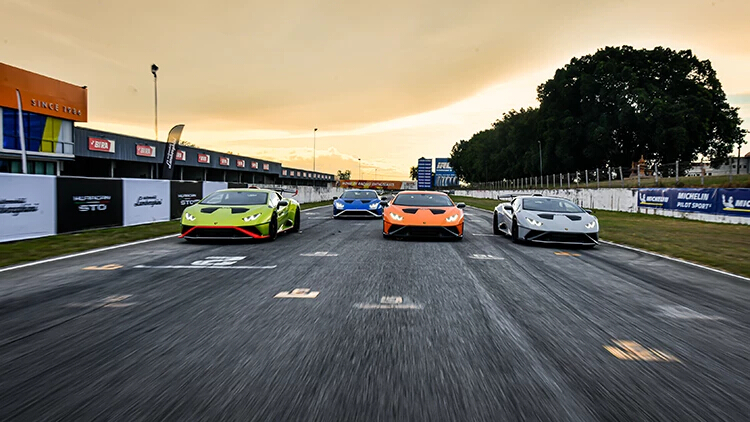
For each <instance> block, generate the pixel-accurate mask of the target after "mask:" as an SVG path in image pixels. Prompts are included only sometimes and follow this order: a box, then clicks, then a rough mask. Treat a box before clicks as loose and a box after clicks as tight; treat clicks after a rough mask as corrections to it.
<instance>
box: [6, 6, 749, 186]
mask: <svg viewBox="0 0 750 422" xmlns="http://www.w3.org/2000/svg"><path fill="white" fill-rule="evenodd" d="M0 10H2V14H0V61H2V62H4V63H7V64H10V65H12V66H17V67H21V68H24V69H27V70H30V71H33V72H37V73H41V74H44V75H47V76H50V77H53V78H56V79H61V80H64V81H67V82H70V83H74V84H77V85H87V86H88V90H89V122H88V123H87V124H85V125H83V126H88V127H94V128H99V129H104V130H111V131H116V132H120V133H126V134H130V135H135V136H141V137H145V138H153V137H154V104H153V102H154V85H153V77H152V75H151V72H150V66H151V64H152V63H156V64H157V65H158V66H159V67H160V70H159V72H158V76H159V80H158V84H159V138H160V139H161V140H164V139H166V135H167V132H168V131H169V129H170V127H172V126H173V125H175V124H178V123H184V124H185V130H184V132H183V139H185V140H188V141H191V142H193V143H195V144H197V145H199V146H201V147H204V148H209V149H214V150H217V151H233V152H234V153H239V154H245V155H250V156H255V157H258V158H267V159H272V160H274V161H280V162H282V163H284V164H285V165H288V166H292V167H301V168H308V169H312V165H313V163H312V155H313V128H315V127H317V128H318V132H317V162H316V169H317V170H318V171H324V172H328V173H335V172H336V170H339V169H342V170H343V169H350V170H352V176H353V178H358V177H359V173H358V172H359V168H358V162H357V159H358V158H361V160H362V161H361V162H362V178H368V179H374V178H377V179H396V180H406V179H408V170H409V167H411V166H413V165H416V161H417V159H418V158H419V157H421V156H425V157H430V158H435V157H448V156H449V154H450V149H451V147H452V146H453V144H454V143H455V142H457V141H459V140H461V139H468V138H469V137H471V135H472V134H474V133H475V132H477V131H479V130H482V129H486V128H489V127H490V125H491V123H492V122H493V121H494V120H496V119H498V118H500V117H501V116H502V113H504V112H506V111H508V110H510V109H512V108H516V109H518V108H521V107H527V106H535V105H537V102H536V87H537V85H539V84H540V83H542V82H544V81H545V80H546V79H548V78H550V77H552V75H553V73H554V70H555V69H556V68H559V67H561V66H563V65H564V64H565V63H567V62H568V61H570V59H571V58H572V57H574V56H580V55H584V54H589V53H594V52H596V50H597V48H602V47H605V46H619V45H632V46H634V47H638V48H653V47H655V46H664V47H670V48H673V49H691V50H693V52H694V53H695V54H696V55H697V56H698V57H699V58H700V59H709V60H711V62H712V63H713V66H714V69H716V71H717V72H718V75H719V78H720V80H721V81H722V83H723V86H724V90H725V92H726V94H727V96H728V98H729V102H730V104H731V105H733V106H739V107H740V116H741V117H742V118H743V120H745V123H744V127H745V128H747V129H750V41H748V40H750V1H748V0H713V1H711V0H708V1H698V0H598V1H582V0H555V1H548V0H530V1H526V2H523V1H505V0H492V1H486V0H485V1H463V2H459V1H445V0H431V1H410V0H399V1H393V0H385V1H377V2H373V1H357V0H349V1H302V0H280V1H263V2H259V1H248V0H243V1H237V0H225V1H218V2H206V1H195V0H181V1H173V0H170V1H160V0H157V1H153V0H152V1H144V0H129V1H111V0H100V1H90V0H42V1H37V0H0ZM748 150H750V148H748V146H747V145H745V146H744V147H743V154H744V153H745V152H747V151H748Z"/></svg>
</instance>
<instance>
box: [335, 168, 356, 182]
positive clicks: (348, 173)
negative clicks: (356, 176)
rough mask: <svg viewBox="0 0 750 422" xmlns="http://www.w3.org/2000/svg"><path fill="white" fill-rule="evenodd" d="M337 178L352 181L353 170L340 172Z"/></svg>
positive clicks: (337, 173)
mask: <svg viewBox="0 0 750 422" xmlns="http://www.w3.org/2000/svg"><path fill="white" fill-rule="evenodd" d="M336 177H338V178H339V180H350V179H351V177H352V172H351V170H344V171H341V170H338V171H337V172H336Z"/></svg>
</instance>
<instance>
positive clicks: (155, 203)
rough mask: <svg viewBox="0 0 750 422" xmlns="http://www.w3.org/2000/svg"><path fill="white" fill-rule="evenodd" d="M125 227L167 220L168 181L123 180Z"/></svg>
mask: <svg viewBox="0 0 750 422" xmlns="http://www.w3.org/2000/svg"><path fill="white" fill-rule="evenodd" d="M122 195H123V199H124V207H123V208H124V209H123V220H124V222H125V225H126V226H133V225H136V224H144V223H154V222H157V221H167V220H169V180H151V179H123V180H122Z"/></svg>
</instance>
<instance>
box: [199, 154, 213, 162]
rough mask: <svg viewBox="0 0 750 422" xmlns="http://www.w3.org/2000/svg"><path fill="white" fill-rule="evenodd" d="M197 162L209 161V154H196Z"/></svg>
mask: <svg viewBox="0 0 750 422" xmlns="http://www.w3.org/2000/svg"><path fill="white" fill-rule="evenodd" d="M198 162H199V163H201V164H209V163H211V156H210V155H208V154H198Z"/></svg>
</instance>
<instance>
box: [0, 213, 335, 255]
mask: <svg viewBox="0 0 750 422" xmlns="http://www.w3.org/2000/svg"><path fill="white" fill-rule="evenodd" d="M330 204H331V201H323V202H311V203H309V204H302V209H303V210H305V209H308V208H314V207H319V206H323V205H330ZM179 232H180V222H179V221H166V222H163V223H153V224H142V225H139V226H131V227H113V228H109V229H98V230H88V231H85V232H81V233H69V234H59V235H55V236H47V237H42V238H39V239H29V240H20V241H17V242H9V243H0V267H5V266H8V265H14V264H21V263H24V262H30V261H38V260H41V259H47V258H53V257H56V256H62V255H68V254H72V253H76V252H83V251H87V250H91V249H97V248H104V247H107V246H113V245H119V244H123V243H128V242H135V241H138V240H145V239H152V238H155V237H160V236H166V235H169V234H177V233H179Z"/></svg>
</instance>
